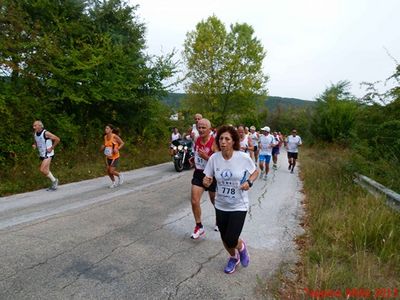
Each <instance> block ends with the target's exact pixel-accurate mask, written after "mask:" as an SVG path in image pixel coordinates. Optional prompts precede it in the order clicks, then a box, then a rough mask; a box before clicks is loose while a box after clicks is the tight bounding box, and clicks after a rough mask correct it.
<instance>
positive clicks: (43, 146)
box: [34, 129, 54, 157]
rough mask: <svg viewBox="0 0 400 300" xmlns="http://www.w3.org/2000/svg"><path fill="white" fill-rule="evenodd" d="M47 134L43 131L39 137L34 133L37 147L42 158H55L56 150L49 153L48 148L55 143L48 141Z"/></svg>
mask: <svg viewBox="0 0 400 300" xmlns="http://www.w3.org/2000/svg"><path fill="white" fill-rule="evenodd" d="M45 133H46V130H45V129H43V130H42V132H41V133H40V134H39V135H38V134H37V133H34V136H35V141H36V146H37V149H38V151H39V155H40V157H51V156H54V150H52V151H51V152H49V153H48V152H47V148H50V147H51V146H53V141H52V140H51V139H47V138H46V137H45Z"/></svg>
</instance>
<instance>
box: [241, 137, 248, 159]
mask: <svg viewBox="0 0 400 300" xmlns="http://www.w3.org/2000/svg"><path fill="white" fill-rule="evenodd" d="M242 147H243V148H248V147H249V137H248V136H247V135H246V136H245V137H244V139H243V140H240V148H242ZM240 151H242V152H245V153H247V154H249V155H250V153H249V150H243V149H240Z"/></svg>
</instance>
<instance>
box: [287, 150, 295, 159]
mask: <svg viewBox="0 0 400 300" xmlns="http://www.w3.org/2000/svg"><path fill="white" fill-rule="evenodd" d="M287 157H288V158H294V159H297V157H298V153H297V152H288V153H287Z"/></svg>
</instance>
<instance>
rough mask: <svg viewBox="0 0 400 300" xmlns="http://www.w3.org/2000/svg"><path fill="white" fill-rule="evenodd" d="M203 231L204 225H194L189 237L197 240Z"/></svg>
mask: <svg viewBox="0 0 400 300" xmlns="http://www.w3.org/2000/svg"><path fill="white" fill-rule="evenodd" d="M205 233H206V232H205V231H204V227H199V226H197V225H196V227H195V228H194V231H193V233H192V235H191V238H192V239H194V240H197V239H198V238H199V237H200V236H202V235H203V234H205Z"/></svg>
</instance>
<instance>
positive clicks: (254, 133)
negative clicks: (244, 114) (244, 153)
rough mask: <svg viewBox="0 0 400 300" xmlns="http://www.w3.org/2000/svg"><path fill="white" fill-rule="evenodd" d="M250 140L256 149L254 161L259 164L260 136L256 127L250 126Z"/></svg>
mask: <svg viewBox="0 0 400 300" xmlns="http://www.w3.org/2000/svg"><path fill="white" fill-rule="evenodd" d="M250 138H251V140H252V142H253V147H254V151H253V153H254V161H255V163H256V166H257V163H258V139H259V134H258V132H257V131H256V127H255V126H250Z"/></svg>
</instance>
